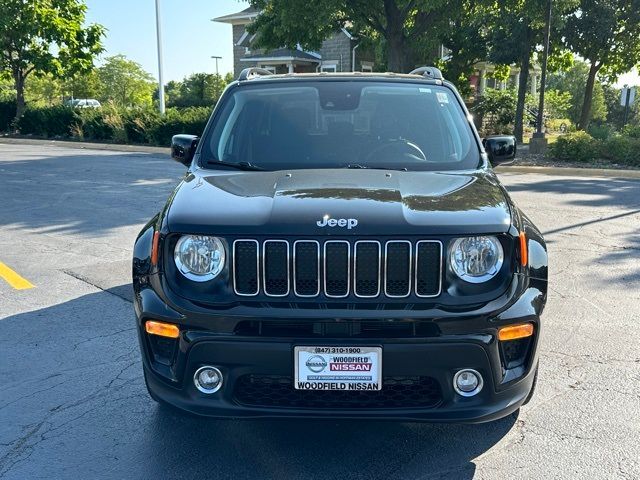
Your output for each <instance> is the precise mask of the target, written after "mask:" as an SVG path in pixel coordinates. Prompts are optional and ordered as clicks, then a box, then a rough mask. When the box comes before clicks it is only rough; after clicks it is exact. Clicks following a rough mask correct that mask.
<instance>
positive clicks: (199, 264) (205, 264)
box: [173, 235, 225, 282]
mask: <svg viewBox="0 0 640 480" xmlns="http://www.w3.org/2000/svg"><path fill="white" fill-rule="evenodd" d="M173 258H174V259H175V262H176V266H177V267H178V270H179V271H180V273H181V274H182V275H184V276H185V277H187V278H188V279H189V280H193V281H194V282H206V281H208V280H212V279H214V278H216V277H217V276H218V275H219V274H220V272H221V271H222V269H223V268H224V260H225V254H224V245H222V242H221V241H220V239H219V238H217V237H207V236H205V235H185V236H183V237H181V238H180V240H178V243H177V244H176V248H175V250H174V253H173Z"/></svg>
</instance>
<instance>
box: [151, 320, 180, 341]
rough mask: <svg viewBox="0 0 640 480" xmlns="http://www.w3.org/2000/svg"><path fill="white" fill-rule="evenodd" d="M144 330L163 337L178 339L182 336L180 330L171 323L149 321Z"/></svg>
mask: <svg viewBox="0 0 640 480" xmlns="http://www.w3.org/2000/svg"><path fill="white" fill-rule="evenodd" d="M144 329H145V330H146V331H147V333H150V334H151V335H159V336H161V337H168V338H178V337H179V336H180V329H179V328H178V327H177V326H176V325H173V324H171V323H162V322H155V321H153V320H148V321H147V322H146V323H145V324H144Z"/></svg>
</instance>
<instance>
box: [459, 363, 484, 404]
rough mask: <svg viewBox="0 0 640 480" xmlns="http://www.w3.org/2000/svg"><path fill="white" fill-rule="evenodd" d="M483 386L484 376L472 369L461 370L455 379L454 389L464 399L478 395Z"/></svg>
mask: <svg viewBox="0 0 640 480" xmlns="http://www.w3.org/2000/svg"><path fill="white" fill-rule="evenodd" d="M482 385H483V381H482V375H480V374H479V373H478V372H476V371H475V370H471V369H470V368H467V369H465V370H460V371H459V372H457V373H456V374H455V375H454V377H453V389H454V390H455V391H456V393H457V394H458V395H462V396H463V397H473V396H474V395H477V394H478V393H480V390H482Z"/></svg>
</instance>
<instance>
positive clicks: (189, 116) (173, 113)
mask: <svg viewBox="0 0 640 480" xmlns="http://www.w3.org/2000/svg"><path fill="white" fill-rule="evenodd" d="M211 110H212V109H211V108H208V107H191V108H185V109H182V110H178V109H168V110H167V112H166V114H165V116H164V117H160V118H159V121H157V122H156V123H154V124H153V125H150V126H149V128H148V133H147V135H148V141H149V142H150V143H153V144H154V145H166V146H169V145H170V144H171V137H172V136H173V135H177V134H179V133H190V134H193V135H201V134H202V131H203V130H204V127H205V125H206V124H207V120H208V119H209V116H210V115H211Z"/></svg>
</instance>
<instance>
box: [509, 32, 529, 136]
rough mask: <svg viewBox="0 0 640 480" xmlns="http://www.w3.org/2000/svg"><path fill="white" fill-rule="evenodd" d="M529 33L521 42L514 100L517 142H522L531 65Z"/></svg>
mask: <svg viewBox="0 0 640 480" xmlns="http://www.w3.org/2000/svg"><path fill="white" fill-rule="evenodd" d="M530 38H531V36H530V34H527V36H526V37H525V41H524V43H523V48H522V52H521V55H522V56H521V58H520V74H519V75H518V99H517V102H516V118H515V122H514V126H513V135H514V136H515V137H516V141H517V142H518V143H522V137H523V133H524V103H525V100H526V95H527V81H528V80H529V66H530V65H531V45H530Z"/></svg>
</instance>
